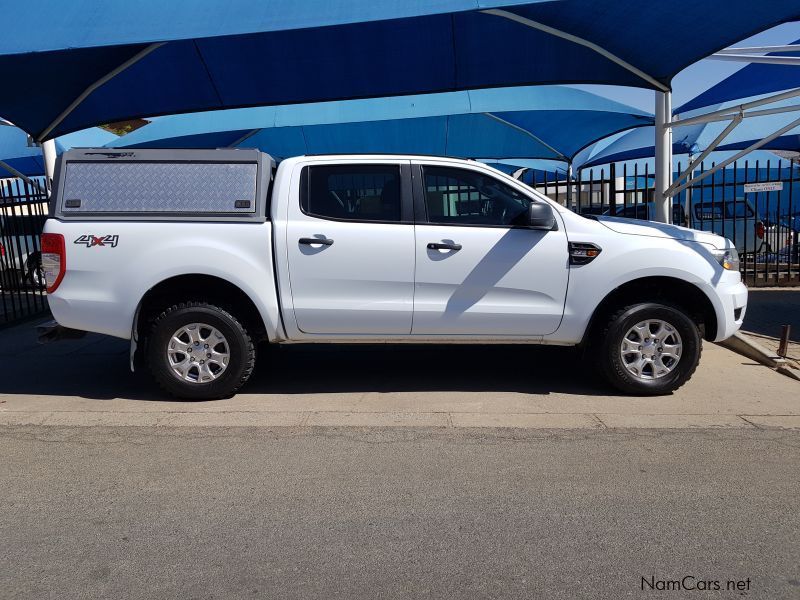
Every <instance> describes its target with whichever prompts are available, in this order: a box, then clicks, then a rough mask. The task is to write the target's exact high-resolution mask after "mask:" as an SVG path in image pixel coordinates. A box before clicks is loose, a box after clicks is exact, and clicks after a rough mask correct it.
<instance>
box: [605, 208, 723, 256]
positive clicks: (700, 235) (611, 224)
mask: <svg viewBox="0 0 800 600" xmlns="http://www.w3.org/2000/svg"><path fill="white" fill-rule="evenodd" d="M597 220H598V221H599V222H600V223H602V224H603V225H605V226H606V227H608V228H609V229H610V230H611V231H615V232H617V233H624V234H626V235H644V236H647V237H658V238H669V239H673V240H680V241H685V242H698V243H701V244H709V245H711V246H714V247H715V248H727V247H728V246H730V245H731V244H730V242H728V240H726V239H725V238H724V237H722V236H721V235H717V234H716V233H711V232H710V231H698V230H697V229H689V228H688V227H680V226H678V225H668V224H666V223H657V222H655V221H641V220H638V219H623V218H621V217H608V216H600V217H597Z"/></svg>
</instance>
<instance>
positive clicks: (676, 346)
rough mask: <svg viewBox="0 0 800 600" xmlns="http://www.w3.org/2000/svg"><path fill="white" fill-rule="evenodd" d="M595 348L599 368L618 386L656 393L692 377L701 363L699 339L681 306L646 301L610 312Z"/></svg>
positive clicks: (670, 390)
mask: <svg viewBox="0 0 800 600" xmlns="http://www.w3.org/2000/svg"><path fill="white" fill-rule="evenodd" d="M595 348H596V351H597V352H598V356H597V360H598V362H599V367H600V372H601V373H602V374H603V375H604V377H605V378H606V380H608V382H609V383H610V384H611V385H613V386H614V387H615V388H617V389H619V390H621V391H623V392H626V393H629V394H638V395H658V394H667V393H669V392H672V391H674V390H676V389H678V388H679V387H680V386H682V385H683V384H684V383H686V382H687V381H688V380H689V379H690V378H691V376H692V375H693V374H694V371H695V369H696V368H697V364H698V362H699V361H700V352H701V338H700V332H699V331H698V328H697V325H696V324H695V323H694V321H693V320H692V319H691V318H690V317H689V316H688V315H686V314H685V313H684V312H683V311H682V310H680V309H678V308H675V307H672V306H667V305H664V304H655V303H645V304H636V305H632V306H627V307H625V308H622V309H620V310H619V311H617V312H615V313H614V314H613V315H611V317H610V318H609V320H608V322H607V325H606V327H605V330H604V331H603V335H602V337H601V338H600V341H599V343H598V344H595Z"/></svg>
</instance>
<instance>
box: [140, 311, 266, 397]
mask: <svg viewBox="0 0 800 600" xmlns="http://www.w3.org/2000/svg"><path fill="white" fill-rule="evenodd" d="M146 347H147V351H146V352H147V362H148V366H149V367H150V372H151V373H152V374H153V377H154V378H155V380H156V381H157V382H158V384H159V385H160V386H161V387H162V388H164V389H165V390H166V391H167V392H169V393H170V394H172V395H173V396H176V397H178V398H185V399H190V400H212V399H217V398H226V397H229V396H232V395H233V394H234V393H236V391H237V390H238V389H239V388H240V387H241V386H243V385H244V384H245V382H247V380H248V378H249V377H250V374H251V373H252V372H253V367H254V365H255V357H256V351H255V346H254V345H253V341H252V339H251V338H250V335H249V334H248V332H247V330H246V329H245V327H244V325H242V323H240V322H239V320H238V319H237V318H236V317H235V316H233V315H232V314H231V313H229V312H228V311H226V310H225V309H223V308H220V307H218V306H214V305H213V304H208V303H205V302H184V303H181V304H176V305H174V306H171V307H170V308H168V309H167V310H165V311H164V312H162V313H161V314H160V315H159V316H158V317H156V319H155V320H154V321H153V325H152V329H151V330H150V334H149V336H148V338H147V342H146Z"/></svg>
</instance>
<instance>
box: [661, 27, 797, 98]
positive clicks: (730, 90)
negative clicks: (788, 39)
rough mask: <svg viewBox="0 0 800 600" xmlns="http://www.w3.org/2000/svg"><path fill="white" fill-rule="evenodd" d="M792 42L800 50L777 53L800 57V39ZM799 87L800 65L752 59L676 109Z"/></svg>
mask: <svg viewBox="0 0 800 600" xmlns="http://www.w3.org/2000/svg"><path fill="white" fill-rule="evenodd" d="M792 44H795V45H798V52H782V53H780V54H776V55H775V56H797V57H800V40H795V41H794V42H792ZM770 56H771V55H770ZM798 87H800V67H797V66H790V65H769V64H764V63H753V64H749V65H747V66H746V67H743V68H742V69H739V70H738V71H736V73H734V74H733V75H731V76H730V77H726V78H725V79H723V80H722V81H720V82H719V83H718V84H717V85H714V86H712V87H710V88H709V89H707V90H706V91H705V92H703V93H702V94H699V95H698V96H696V97H695V98H693V99H691V100H689V102H687V103H686V104H684V105H683V106H680V107H679V108H678V109H677V110H676V111H675V112H678V113H686V112H689V111H694V110H697V109H698V108H706V107H708V108H709V109H710V108H713V107H716V106H717V105H721V104H723V103H726V102H731V101H732V100H740V99H741V98H750V97H753V96H761V95H764V94H774V93H778V92H781V91H784V90H790V89H793V88H798Z"/></svg>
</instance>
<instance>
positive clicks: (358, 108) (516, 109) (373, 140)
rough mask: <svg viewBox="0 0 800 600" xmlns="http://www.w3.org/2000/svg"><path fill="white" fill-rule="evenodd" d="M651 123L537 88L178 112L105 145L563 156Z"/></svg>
mask: <svg viewBox="0 0 800 600" xmlns="http://www.w3.org/2000/svg"><path fill="white" fill-rule="evenodd" d="M523 108H526V109H525V110H522V109H523ZM652 122H653V119H652V117H651V116H650V115H648V114H647V113H644V112H642V111H639V110H637V109H635V108H633V107H630V106H626V105H624V104H620V103H618V102H614V101H611V100H608V99H605V98H602V97H600V96H596V95H594V94H591V93H589V92H585V91H583V90H577V89H573V88H568V87H562V86H548V87H544V86H543V87H527V88H504V89H489V90H473V91H470V92H456V93H446V94H431V95H427V96H406V97H402V98H380V99H370V100H355V101H341V102H334V103H324V104H317V105H294V106H281V107H268V108H254V109H237V110H230V111H217V112H204V113H194V114H187V115H175V116H169V117H162V118H159V119H156V120H154V121H153V122H152V123H150V124H149V125H146V126H145V127H142V128H141V129H138V130H137V131H134V132H133V133H130V134H128V135H126V136H124V137H121V138H119V139H117V140H115V141H114V142H113V143H112V144H110V146H114V147H138V148H170V147H172V148H174V147H183V148H216V147H229V146H239V147H247V148H260V149H261V150H263V151H265V152H268V153H270V154H271V155H273V156H274V157H276V158H279V159H280V158H286V157H288V156H296V155H300V154H324V153H371V152H390V153H405V154H438V155H448V156H462V157H469V158H484V157H494V158H547V159H556V160H562V161H563V160H569V159H571V157H572V156H573V155H574V154H575V153H576V152H578V151H579V150H580V149H581V148H583V147H584V146H586V145H588V144H590V143H592V142H594V141H595V140H597V139H598V138H601V137H605V136H608V135H610V134H612V133H615V132H617V131H620V130H623V129H629V128H631V127H641V126H645V125H648V124H651V123H652Z"/></svg>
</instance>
